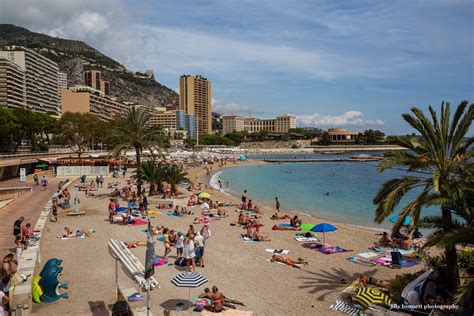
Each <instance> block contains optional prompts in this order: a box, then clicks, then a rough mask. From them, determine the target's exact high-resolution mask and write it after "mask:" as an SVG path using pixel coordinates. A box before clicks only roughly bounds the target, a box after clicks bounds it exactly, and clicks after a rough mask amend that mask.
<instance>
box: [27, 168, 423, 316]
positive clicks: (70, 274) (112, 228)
mask: <svg viewBox="0 0 474 316" xmlns="http://www.w3.org/2000/svg"><path fill="white" fill-rule="evenodd" d="M251 163H258V162H251ZM242 164H244V163H239V165H242ZM226 167H234V165H227V166H226ZM217 171H218V169H216V168H214V170H213V171H212V173H213V172H217ZM212 173H211V174H210V175H209V176H207V175H205V172H204V170H203V168H196V169H194V170H191V171H190V172H189V178H190V179H191V180H195V179H196V177H198V178H199V179H200V181H202V182H205V183H208V181H209V178H210V176H212ZM111 181H115V179H113V178H111V177H110V178H106V181H105V184H104V189H100V190H99V191H98V192H97V191H96V192H95V193H96V195H95V196H94V197H84V195H83V193H81V194H82V196H81V197H82V201H81V203H82V204H81V210H87V214H86V215H85V216H80V217H66V216H65V214H66V211H64V210H60V213H59V215H60V219H59V222H57V223H49V226H48V232H47V233H46V234H45V237H44V240H43V242H42V258H43V260H44V262H46V260H47V259H49V258H53V257H57V258H60V259H63V260H64V261H63V267H64V270H63V275H62V276H61V281H68V282H69V296H70V298H69V299H68V300H60V301H58V302H56V303H53V304H43V305H37V304H36V305H35V306H34V308H33V311H34V313H35V314H37V315H75V314H90V313H91V312H94V315H100V314H99V311H100V310H101V309H104V308H106V307H108V306H110V305H111V304H113V303H114V302H115V262H114V260H113V259H112V257H111V256H110V255H109V253H108V250H107V241H108V240H109V239H110V238H115V239H120V240H124V241H135V240H140V241H146V235H145V234H144V233H142V232H140V230H142V229H145V228H146V226H135V227H128V226H122V225H120V224H110V223H109V222H108V221H107V203H108V193H110V191H111V190H110V189H105V187H106V184H107V183H109V182H111ZM120 181H121V183H124V180H123V178H122V179H120ZM207 191H208V192H209V193H211V194H212V198H213V199H214V200H219V201H237V202H238V200H239V199H237V198H235V197H232V196H229V195H227V194H224V193H222V192H218V191H216V190H211V189H208V190H207ZM184 194H185V195H184V196H183V199H182V200H181V203H179V202H178V204H182V205H184V204H185V202H186V200H187V196H188V195H189V193H187V192H186V193H184ZM248 196H249V197H250V198H251V196H252V192H248ZM155 199H156V197H151V198H150V208H151V209H153V208H154V203H153V201H154V200H155ZM256 202H257V203H258V201H256ZM123 204H124V203H123ZM259 205H260V206H261V204H259ZM264 211H265V215H264V217H263V218H262V219H261V221H262V222H263V224H264V225H265V226H264V227H263V228H262V229H261V234H263V235H267V236H269V237H270V238H271V241H270V242H251V243H245V242H243V240H242V238H241V237H240V234H241V233H243V232H244V230H243V229H242V228H240V227H234V226H229V224H230V222H233V221H236V219H237V214H238V212H237V211H236V208H235V207H229V208H227V213H228V214H230V217H228V218H225V219H221V220H217V221H214V222H213V223H212V224H211V230H212V237H211V238H210V239H208V241H207V243H206V249H205V267H204V268H201V267H196V271H197V272H199V273H201V274H202V275H204V276H205V277H206V278H207V279H208V280H209V282H208V283H207V284H206V285H205V286H203V287H201V288H200V289H191V291H190V294H191V296H194V295H198V294H200V293H202V292H203V289H204V287H206V286H207V287H212V286H213V285H216V286H217V287H218V288H219V290H220V291H222V292H223V293H224V294H225V295H226V296H228V297H231V298H234V299H237V300H240V301H242V302H244V303H245V305H246V306H245V307H243V308H242V309H244V310H249V311H254V312H255V315H321V314H326V315H327V314H329V315H331V314H336V312H334V311H333V310H331V309H330V308H329V306H330V305H331V304H333V303H334V302H335V300H336V299H337V298H338V297H339V295H340V292H341V290H342V289H343V288H344V287H345V285H342V284H340V280H341V278H346V279H347V280H349V281H350V280H353V279H355V278H357V277H358V275H359V274H361V273H364V274H366V275H369V276H376V277H378V278H381V279H390V278H393V277H394V276H395V275H396V274H398V273H401V272H405V273H406V272H414V271H417V270H419V269H421V268H422V265H421V264H420V265H418V266H415V267H412V268H408V269H403V270H392V269H390V268H386V267H380V266H376V267H370V268H367V267H363V266H360V265H357V264H353V263H350V262H348V261H347V260H346V259H347V257H349V256H351V255H356V254H358V253H361V252H366V251H368V250H367V247H368V246H370V245H372V244H373V242H374V241H375V240H377V239H378V238H379V237H378V236H375V231H374V230H370V229H363V228H359V227H352V226H350V225H344V224H340V223H332V224H334V225H335V226H337V228H338V231H337V232H333V233H328V234H326V241H327V242H330V243H331V244H333V245H338V246H341V247H344V248H349V249H353V252H349V253H338V254H333V255H323V254H321V253H319V252H315V251H312V250H309V249H305V248H303V247H302V246H301V243H298V242H296V241H295V240H293V236H294V234H295V232H293V231H272V230H271V227H272V226H273V225H274V224H275V223H276V221H272V220H270V219H269V216H270V214H272V213H273V212H274V210H271V208H268V207H266V208H265V209H264ZM152 216H153V218H152V222H153V224H154V225H157V224H163V225H165V226H166V227H170V228H172V229H175V230H179V231H182V232H186V230H187V228H188V225H189V224H191V223H192V221H193V219H194V216H192V215H191V216H187V217H184V218H178V217H170V216H166V214H165V212H164V213H161V214H159V215H152ZM279 222H281V221H279ZM303 222H309V223H320V222H321V220H318V219H315V218H313V217H309V216H308V217H303ZM325 222H329V221H325ZM329 223H331V222H329ZM64 226H68V227H71V228H73V229H77V228H94V229H96V231H97V232H96V233H95V234H94V235H93V236H92V237H90V238H84V239H72V240H61V239H59V238H56V236H60V235H61V234H62V232H63V228H64ZM195 227H196V228H198V229H200V228H201V225H195ZM266 248H275V249H281V248H284V249H288V250H290V256H291V257H292V258H298V257H302V258H304V259H306V260H307V261H308V262H309V265H308V266H305V267H304V268H303V269H302V270H300V269H297V268H293V267H289V266H283V265H279V264H276V263H271V262H268V261H267V259H269V258H270V257H271V255H270V254H269V253H267V252H265V251H264V250H265V249H266ZM163 250H164V247H163V244H162V243H161V242H159V241H157V242H156V253H157V254H158V255H161V254H163ZM132 252H133V253H134V254H135V255H136V256H137V257H138V258H140V260H141V261H142V262H144V258H145V247H139V248H135V249H132ZM175 255H176V252H175V249H174V248H173V251H172V253H171V256H170V259H171V260H172V261H174V259H175ZM119 270H120V271H119V280H122V279H124V278H127V276H125V274H124V272H123V271H121V269H119ZM181 270H182V269H181V268H179V267H174V266H173V267H170V266H166V265H165V266H159V267H156V268H155V275H154V277H155V278H156V279H157V280H158V281H159V282H160V283H161V288H160V289H156V290H154V291H152V293H151V300H152V311H153V314H154V315H163V311H164V309H165V308H166V309H173V310H174V309H175V304H176V300H187V299H188V289H184V288H177V287H175V286H174V285H172V284H171V282H170V279H171V278H172V277H174V276H176V275H177V274H179V273H180V272H181ZM174 313H176V312H172V314H174ZM176 314H177V313H176Z"/></svg>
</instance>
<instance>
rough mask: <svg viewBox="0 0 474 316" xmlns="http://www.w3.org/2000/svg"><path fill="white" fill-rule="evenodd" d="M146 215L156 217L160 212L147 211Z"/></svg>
mask: <svg viewBox="0 0 474 316" xmlns="http://www.w3.org/2000/svg"><path fill="white" fill-rule="evenodd" d="M148 214H150V215H158V214H161V212H160V211H155V210H152V211H148Z"/></svg>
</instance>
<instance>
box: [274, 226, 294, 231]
mask: <svg viewBox="0 0 474 316" xmlns="http://www.w3.org/2000/svg"><path fill="white" fill-rule="evenodd" d="M272 230H297V231H300V230H301V228H299V227H292V226H278V225H274V226H273V227H272Z"/></svg>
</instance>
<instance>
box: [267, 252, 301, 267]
mask: <svg viewBox="0 0 474 316" xmlns="http://www.w3.org/2000/svg"><path fill="white" fill-rule="evenodd" d="M270 260H271V261H275V262H281V263H284V264H286V265H289V266H292V267H295V268H298V269H301V265H302V264H308V262H307V261H304V260H303V259H301V258H298V260H294V259H291V258H290V257H288V258H285V257H282V256H278V255H273V256H272V259H270Z"/></svg>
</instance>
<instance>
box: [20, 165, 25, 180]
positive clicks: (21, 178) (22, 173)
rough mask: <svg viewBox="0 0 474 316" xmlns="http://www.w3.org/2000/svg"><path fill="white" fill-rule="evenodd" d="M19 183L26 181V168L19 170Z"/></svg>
mask: <svg viewBox="0 0 474 316" xmlns="http://www.w3.org/2000/svg"><path fill="white" fill-rule="evenodd" d="M20 181H21V182H25V181H26V168H20Z"/></svg>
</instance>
